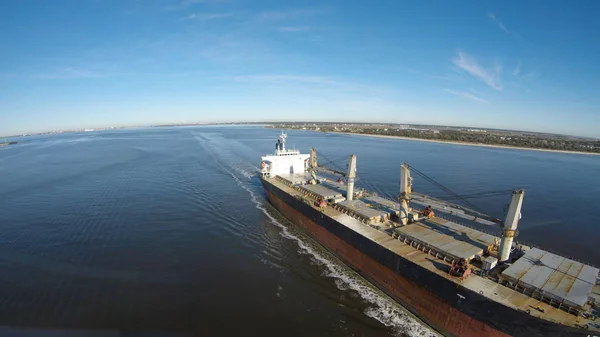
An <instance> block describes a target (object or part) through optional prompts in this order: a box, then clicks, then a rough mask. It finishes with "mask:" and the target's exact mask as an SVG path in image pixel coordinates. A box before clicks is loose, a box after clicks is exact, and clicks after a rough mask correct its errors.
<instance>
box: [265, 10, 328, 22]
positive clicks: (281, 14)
mask: <svg viewBox="0 0 600 337" xmlns="http://www.w3.org/2000/svg"><path fill="white" fill-rule="evenodd" d="M327 12H329V8H327V7H315V8H303V9H292V10H285V11H271V12H262V13H259V14H257V16H256V18H257V19H259V20H270V21H277V20H285V19H289V18H292V17H297V16H312V15H321V14H326V13H327Z"/></svg>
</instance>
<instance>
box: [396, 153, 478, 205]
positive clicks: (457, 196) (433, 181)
mask: <svg viewBox="0 0 600 337" xmlns="http://www.w3.org/2000/svg"><path fill="white" fill-rule="evenodd" d="M408 167H409V168H410V170H411V172H415V173H416V174H418V175H419V176H420V177H422V178H423V179H425V180H427V181H429V182H430V183H432V184H433V185H435V186H437V187H438V188H440V189H442V190H443V191H445V192H446V193H448V194H449V195H451V196H453V197H454V198H456V199H458V200H460V201H462V202H463V203H464V204H465V205H467V206H469V207H470V208H472V209H473V210H475V211H478V212H480V213H483V214H485V212H484V211H482V210H481V209H480V208H479V207H477V206H475V205H474V204H473V203H471V202H470V201H468V200H467V199H466V198H463V197H461V196H460V195H458V194H457V193H455V192H453V191H452V190H450V189H449V188H447V187H446V186H444V185H442V184H441V183H439V182H437V181H436V180H435V179H433V178H431V177H429V176H428V175H426V174H425V173H423V172H421V171H419V170H417V169H416V168H414V167H412V166H410V165H408Z"/></svg>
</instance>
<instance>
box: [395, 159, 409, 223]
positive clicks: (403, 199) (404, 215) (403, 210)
mask: <svg viewBox="0 0 600 337" xmlns="http://www.w3.org/2000/svg"><path fill="white" fill-rule="evenodd" d="M410 193H411V188H410V167H409V166H408V165H407V164H402V165H400V197H399V198H398V202H399V203H400V222H402V224H403V225H406V224H407V223H408V211H409V210H408V194H410Z"/></svg>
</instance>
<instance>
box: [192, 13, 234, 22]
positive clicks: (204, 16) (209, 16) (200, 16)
mask: <svg viewBox="0 0 600 337" xmlns="http://www.w3.org/2000/svg"><path fill="white" fill-rule="evenodd" d="M232 16H233V13H231V12H227V13H192V14H190V15H188V16H186V17H184V18H183V19H184V20H215V19H224V18H228V17H232Z"/></svg>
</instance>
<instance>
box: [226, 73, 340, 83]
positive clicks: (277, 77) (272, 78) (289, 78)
mask: <svg viewBox="0 0 600 337" xmlns="http://www.w3.org/2000/svg"><path fill="white" fill-rule="evenodd" d="M220 79H224V80H231V81H236V82H257V83H282V82H302V83H315V84H332V83H335V81H334V80H333V79H332V78H330V77H323V76H302V75H285V74H264V75H248V76H226V77H220Z"/></svg>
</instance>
